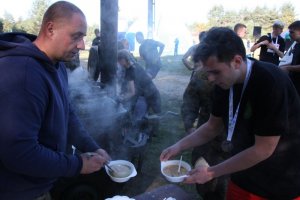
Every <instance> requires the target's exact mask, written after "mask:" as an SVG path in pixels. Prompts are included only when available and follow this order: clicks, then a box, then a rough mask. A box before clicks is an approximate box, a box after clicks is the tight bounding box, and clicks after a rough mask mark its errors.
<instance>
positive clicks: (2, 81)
mask: <svg viewBox="0 0 300 200" xmlns="http://www.w3.org/2000/svg"><path fill="white" fill-rule="evenodd" d="M86 31H87V24H86V19H85V16H84V14H83V13H82V11H81V10H80V9H79V8H78V7H76V6H75V5H73V4H71V3H69V2H65V1H59V2H56V3H54V4H52V5H51V6H50V7H49V8H48V10H47V11H46V12H45V14H44V17H43V21H42V25H41V29H40V32H39V35H38V36H37V37H36V36H33V35H27V34H18V33H5V34H2V35H1V36H0V49H1V51H0V76H1V78H0V93H1V94H0V110H1V112H0V127H1V131H0V199H9V200H19V199H22V200H32V199H41V198H43V199H47V197H48V196H49V193H48V191H49V190H50V189H51V187H52V185H53V183H54V182H55V181H56V180H57V179H58V178H59V177H72V176H76V175H79V174H89V173H92V172H95V171H98V170H99V169H100V168H101V167H102V166H103V164H104V163H105V162H107V160H109V156H108V154H107V153H106V151H105V150H103V149H101V148H100V147H99V146H98V144H97V143H96V142H95V141H94V140H93V139H92V138H91V137H90V136H89V135H88V134H87V132H86V131H85V130H84V128H83V127H82V125H81V123H80V122H79V120H78V118H77V117H76V115H75V113H74V111H73V109H72V107H71V105H70V102H69V97H68V80H67V72H66V68H65V65H64V63H63V62H61V61H64V62H68V61H70V60H71V59H72V58H74V57H75V56H76V55H77V54H78V52H79V50H81V49H84V40H83V37H84V36H85V35H86ZM68 145H73V146H74V147H76V148H77V149H78V150H80V152H85V153H82V154H80V155H77V154H73V155H72V154H67V153H66V149H67V146H68ZM46 196H47V197H46ZM48 199H49V198H48Z"/></svg>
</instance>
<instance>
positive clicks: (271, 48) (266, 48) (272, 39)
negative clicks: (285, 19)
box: [250, 21, 285, 65]
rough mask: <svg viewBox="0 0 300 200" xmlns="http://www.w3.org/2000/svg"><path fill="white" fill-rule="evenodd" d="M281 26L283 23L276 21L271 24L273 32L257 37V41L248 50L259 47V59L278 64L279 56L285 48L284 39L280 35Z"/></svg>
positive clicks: (282, 26)
mask: <svg viewBox="0 0 300 200" xmlns="http://www.w3.org/2000/svg"><path fill="white" fill-rule="evenodd" d="M283 28H284V25H283V23H282V22H280V21H276V22H275V23H274V24H273V32H272V33H268V34H267V35H264V36H262V37H261V38H259V39H258V41H257V42H256V43H255V44H254V45H253V46H252V47H251V49H250V51H251V52H254V51H255V50H256V49H258V48H259V47H260V54H259V60H260V61H264V62H270V63H273V64H275V65H278V64H279V57H280V58H282V57H283V52H284V49H285V42H284V39H283V38H282V37H281V36H280V34H281V33H282V30H283Z"/></svg>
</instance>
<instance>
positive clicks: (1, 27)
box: [0, 20, 3, 33]
mask: <svg viewBox="0 0 300 200" xmlns="http://www.w3.org/2000/svg"><path fill="white" fill-rule="evenodd" d="M0 33H3V22H2V21H1V20H0Z"/></svg>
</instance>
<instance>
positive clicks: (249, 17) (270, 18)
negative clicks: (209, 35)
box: [188, 3, 296, 38]
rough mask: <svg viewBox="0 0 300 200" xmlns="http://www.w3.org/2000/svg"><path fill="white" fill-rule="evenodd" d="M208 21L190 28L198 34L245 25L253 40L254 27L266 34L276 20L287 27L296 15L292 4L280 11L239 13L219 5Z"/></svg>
mask: <svg viewBox="0 0 300 200" xmlns="http://www.w3.org/2000/svg"><path fill="white" fill-rule="evenodd" d="M207 19H208V21H207V23H194V24H191V25H188V27H189V29H190V30H191V31H192V32H193V33H194V34H198V33H199V32H200V31H204V30H207V29H209V28H211V27H214V26H224V27H230V28H233V26H234V25H235V24H236V23H243V24H245V25H246V26H247V28H248V32H249V35H248V37H249V38H251V37H252V33H253V32H252V31H253V27H254V26H260V27H262V34H266V33H267V32H270V31H271V27H272V25H273V23H274V21H275V20H281V21H282V22H284V23H285V27H287V26H288V25H289V24H291V23H292V22H293V21H295V20H296V13H295V9H294V6H293V5H292V4H291V3H285V4H283V5H282V6H281V7H280V8H278V9H276V8H275V7H274V8H268V7H266V6H263V7H260V6H257V7H256V8H254V9H253V10H249V9H247V8H241V9H240V10H239V11H232V10H225V9H224V7H223V6H222V5H217V6H214V7H213V8H212V9H211V10H210V11H209V12H208V16H207Z"/></svg>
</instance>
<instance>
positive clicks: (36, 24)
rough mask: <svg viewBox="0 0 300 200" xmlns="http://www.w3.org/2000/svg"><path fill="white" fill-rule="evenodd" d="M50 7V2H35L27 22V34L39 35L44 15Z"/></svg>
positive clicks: (40, 0) (39, 0) (35, 0)
mask: <svg viewBox="0 0 300 200" xmlns="http://www.w3.org/2000/svg"><path fill="white" fill-rule="evenodd" d="M49 5H50V0H34V2H33V3H32V8H31V11H30V14H29V21H28V22H27V25H28V26H27V28H26V32H28V33H31V34H35V35H37V34H38V32H39V29H40V27H41V24H42V20H43V15H44V13H45V11H46V10H47V8H48V7H49Z"/></svg>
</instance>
